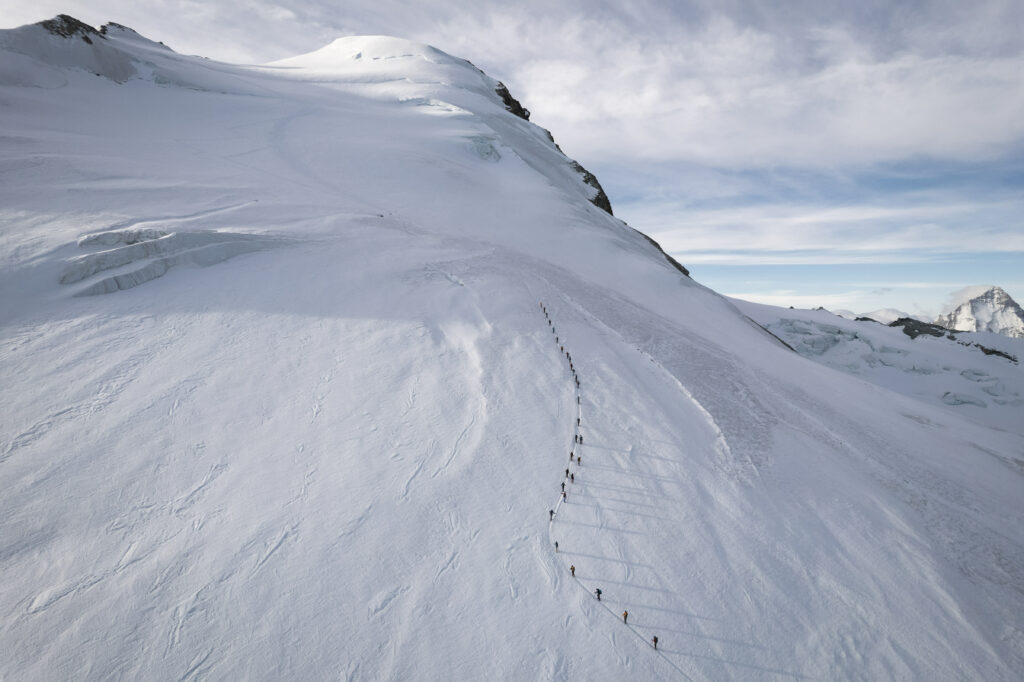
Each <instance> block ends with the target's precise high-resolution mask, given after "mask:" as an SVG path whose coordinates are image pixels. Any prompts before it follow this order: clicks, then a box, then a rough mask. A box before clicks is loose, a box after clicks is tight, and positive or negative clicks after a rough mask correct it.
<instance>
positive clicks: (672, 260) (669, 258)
mask: <svg viewBox="0 0 1024 682" xmlns="http://www.w3.org/2000/svg"><path fill="white" fill-rule="evenodd" d="M608 212H609V213H611V210H610V209H609V211H608ZM623 224H625V223H623ZM629 229H631V230H633V231H634V232H636V233H637V234H638V235H640V236H641V237H643V238H644V239H646V240H647V241H649V242H650V243H651V245H652V246H654V248H656V249H657V250H658V252H659V253H661V255H662V256H664V257H665V260H667V261H668V262H669V263H670V264H671V265H672V267H674V268H675V269H676V270H678V271H679V272H681V273H683V274H684V275H686V276H687V277H689V276H690V271H689V270H687V269H686V268H684V267H683V264H682V263H680V262H679V261H677V260H676V259H675V258H673V257H672V256H670V255H668V254H667V253H665V249H663V248H661V244H659V243H658V242H656V241H654V240H653V239H651V238H650V237H649V236H647V235H646V234H644V233H643V232H641V231H640V230H638V229H636V228H635V227H631V228H629ZM758 326H760V325H758ZM772 336H775V335H774V334H772ZM780 340H781V339H780Z"/></svg>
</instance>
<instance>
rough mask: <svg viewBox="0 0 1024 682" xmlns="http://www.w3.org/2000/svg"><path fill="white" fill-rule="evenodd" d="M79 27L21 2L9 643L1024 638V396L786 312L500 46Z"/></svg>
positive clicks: (161, 662) (463, 656)
mask: <svg viewBox="0 0 1024 682" xmlns="http://www.w3.org/2000/svg"><path fill="white" fill-rule="evenodd" d="M57 39H58V38H57V37H55V36H52V35H49V34H43V33H40V29H39V28H38V27H25V28H22V29H16V30H15V31H12V32H3V33H2V34H0V46H2V47H3V50H4V52H3V53H2V54H0V64H5V65H8V64H15V65H16V67H15V68H7V67H6V66H5V67H4V68H3V69H0V103H2V106H0V130H2V131H3V132H2V136H3V137H2V138H0V172H2V177H3V182H2V183H0V263H2V264H3V265H2V268H0V290H2V291H3V292H4V295H3V297H2V298H0V385H2V386H3V390H2V392H0V414H3V415H4V417H3V420H2V424H0V428H2V431H0V485H2V487H3V490H4V495H3V497H2V500H0V505H2V509H0V518H2V519H3V522H2V526H0V528H2V532H0V567H2V569H3V574H4V576H5V580H4V581H3V583H2V585H0V650H2V651H3V652H5V653H4V655H3V656H2V657H0V677H2V678H11V679H54V678H69V677H88V678H106V677H122V678H138V677H147V678H159V679H169V678H176V679H194V678H209V679H227V678H230V679H238V678H263V679H265V678H289V679H321V678H342V677H343V678H346V679H485V678H492V679H592V680H601V679H608V680H619V679H629V678H632V679H677V678H678V679H789V678H799V677H810V678H815V679H844V678H846V679H848V678H864V679H879V678H918V679H923V678H926V679H960V678H974V679H1015V678H1018V677H1019V676H1020V674H1021V672H1022V671H1024V632H1022V628H1024V624H1022V615H1021V614H1024V598H1022V592H1024V543H1022V541H1021V535H1020V527H1021V520H1022V515H1024V496H1022V495H1021V493H1022V475H1024V457H1022V455H1021V452H1022V443H1024V438H1022V436H1024V432H1022V428H1021V427H1020V425H1019V424H1013V423H1009V424H1002V425H1000V428H994V425H993V424H990V423H986V422H985V421H983V420H978V419H976V418H975V415H973V414H970V413H965V412H964V411H955V410H953V409H951V408H950V406H949V405H945V404H934V401H933V400H930V399H921V398H920V397H916V396H913V395H902V394H900V393H897V392H894V391H892V390H889V389H887V388H884V387H881V386H878V385H875V384H872V383H867V382H864V381H861V380H860V379H858V378H856V377H850V376H848V375H846V374H844V373H841V372H837V371H835V370H834V369H831V368H829V367H825V366H822V365H820V364H817V363H815V362H812V361H809V360H807V359H806V358H803V357H801V356H800V355H798V354H797V353H794V352H792V351H791V350H789V349H788V348H786V346H785V345H784V344H782V343H780V342H779V341H778V340H777V339H775V338H773V337H772V335H770V334H769V333H767V332H766V331H765V330H763V329H762V328H761V327H760V326H758V325H757V324H755V323H754V322H753V321H752V320H751V319H750V318H749V317H748V316H747V315H746V314H744V313H742V312H741V311H740V310H738V309H737V308H736V306H735V305H734V304H733V303H731V302H730V301H727V300H725V299H723V298H722V297H720V296H718V295H717V294H715V293H714V292H712V291H709V290H708V289H706V288H704V287H701V286H700V285H698V284H696V283H694V282H693V281H692V280H690V279H689V278H687V277H685V276H684V275H683V274H682V273H681V272H680V271H679V270H677V269H676V268H674V267H673V266H672V265H671V264H670V263H669V262H667V260H666V259H665V257H664V255H663V254H661V253H660V252H659V251H658V250H657V249H656V248H655V247H653V246H652V245H651V244H650V243H649V242H648V241H647V240H646V239H645V238H644V237H643V236H642V235H639V234H638V233H636V232H634V231H632V230H631V229H629V228H628V227H627V226H625V225H624V224H622V223H621V222H619V221H618V220H616V219H614V218H613V217H611V216H610V215H608V214H607V213H605V212H604V211H601V210H600V209H598V208H597V207H595V206H594V205H592V204H591V203H590V202H589V200H590V199H591V198H593V196H594V191H593V188H592V187H590V186H588V185H586V184H584V183H583V182H582V180H581V177H580V175H579V174H578V173H577V172H576V171H575V170H574V169H573V167H572V165H571V162H570V161H569V160H568V159H566V158H565V157H564V156H562V155H561V153H560V152H559V151H558V150H557V148H555V146H554V144H553V142H552V141H551V140H550V139H549V138H548V136H547V134H546V133H545V132H544V131H543V130H542V129H540V128H537V127H536V126H534V125H533V124H531V123H529V122H527V121H525V120H522V119H521V118H517V117H515V116H513V115H512V114H511V113H509V112H507V111H506V110H505V108H504V105H503V103H502V101H501V99H500V97H498V96H497V95H496V94H495V92H494V89H495V86H496V81H493V80H492V79H490V78H489V77H487V76H485V75H483V74H482V73H480V72H479V71H478V70H476V69H475V68H473V67H472V66H471V65H469V64H468V63H466V62H463V61H461V60H458V59H454V58H452V57H450V56H448V55H445V54H443V53H440V52H439V51H437V50H434V49H433V48H429V47H427V46H423V45H416V44H413V43H409V42H407V41H403V40H398V39H393V38H381V37H374V38H348V39H342V40H341V41H338V42H335V43H333V44H332V45H330V46H328V47H327V48H325V49H324V50H322V51H319V52H317V53H314V54H312V55H306V56H304V57H299V58H296V59H294V60H285V61H284V62H279V63H277V64H273V65H268V66H266V67H236V66H231V65H225V64H219V63H216V62H210V61H208V60H202V59H198V58H187V57H182V56H179V55H176V54H174V53H173V52H170V51H168V50H166V49H164V48H162V46H159V45H158V44H156V43H151V42H149V41H146V40H145V39H142V38H141V37H138V36H137V35H136V34H134V33H132V32H130V31H125V30H122V29H117V30H108V31H107V35H106V37H104V38H103V39H102V40H103V41H105V42H104V43H103V47H104V49H106V48H110V49H109V50H108V52H109V54H108V56H111V55H115V56H117V59H118V60H121V61H119V62H118V63H121V64H127V65H128V66H130V67H131V69H132V75H131V76H130V77H127V78H124V79H120V78H113V77H112V76H111V74H106V75H102V74H101V75H100V76H97V75H95V73H94V72H92V71H90V70H89V69H88V67H86V68H77V67H76V66H74V63H73V64H69V63H67V62H66V61H60V60H55V59H54V58H53V57H52V52H53V49H54V48H52V46H50V47H46V46H48V45H49V44H50V43H51V42H52V40H57ZM59 39H60V40H72V41H74V40H79V38H77V37H75V36H72V37H71V38H63V37H61V38H59ZM94 42H95V43H97V44H98V43H99V40H98V39H95V40H94ZM12 45H13V46H14V47H12ZM40 45H42V46H43V47H40ZM44 48H45V49H44ZM76 49H77V46H76ZM90 54H91V53H90ZM111 58H113V57H111ZM75 63H78V62H75ZM123 73H124V72H118V74H120V75H123ZM119 81H121V82H119ZM542 301H543V302H544V304H545V305H546V307H547V310H548V312H549V313H550V316H551V320H552V324H553V329H552V327H551V326H549V324H548V321H547V319H546V318H545V316H544V313H543V312H542V310H541V308H540V305H539V304H540V302H542ZM555 337H557V339H558V341H557V342H556V340H555ZM559 346H564V347H565V348H566V349H567V350H568V351H569V352H570V353H571V354H572V360H573V366H574V367H575V369H576V371H577V372H578V376H579V379H580V385H579V387H578V389H579V390H578V392H577V387H576V384H575V383H574V381H573V378H572V376H573V375H572V373H571V371H570V369H569V364H568V359H567V358H566V357H565V356H564V355H563V352H562V351H561V350H560V348H559ZM986 371H988V370H986ZM577 419H579V420H580V425H579V426H578V427H577ZM577 432H578V433H579V434H581V435H582V436H583V438H584V442H583V444H582V445H578V444H575V443H574V437H575V436H576V434H577ZM570 450H571V451H573V452H574V453H575V454H577V455H579V456H580V457H581V459H582V461H580V462H578V463H575V464H573V465H571V473H572V474H573V476H574V479H575V480H574V481H571V482H570V483H569V484H568V485H567V492H568V494H567V499H566V500H565V501H564V502H561V503H560V502H559V493H560V484H561V483H562V482H563V481H564V480H565V476H564V470H565V468H566V467H567V466H569V464H568V461H569V452H570ZM550 509H557V514H556V516H555V519H554V521H553V522H549V513H548V512H549V510H550ZM555 541H558V542H559V549H560V551H559V552H558V553H556V552H555V551H554V548H553V542H555ZM569 565H574V566H575V567H576V574H575V577H573V576H571V575H570V573H569V570H568V567H569ZM598 587H600V588H601V589H602V590H603V593H604V596H603V600H602V601H601V602H597V601H596V600H595V599H594V597H593V590H595V589H596V588H598ZM623 610H628V611H629V614H630V616H629V623H628V625H627V624H624V623H623V622H622V618H621V613H622V611H623ZM654 635H657V636H658V637H659V640H660V643H659V647H658V650H657V652H655V651H654V650H653V649H652V647H651V646H650V643H649V642H650V639H651V637H652V636H654Z"/></svg>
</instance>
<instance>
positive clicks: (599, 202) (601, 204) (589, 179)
mask: <svg viewBox="0 0 1024 682" xmlns="http://www.w3.org/2000/svg"><path fill="white" fill-rule="evenodd" d="M571 163H572V168H573V170H574V171H576V172H577V173H579V174H580V175H582V176H583V182H585V183H587V184H588V185H590V186H591V187H593V188H594V189H596V190H597V194H595V195H594V198H593V199H591V200H590V203H592V204H594V206H597V207H598V208H600V209H603V210H605V211H607V212H608V215H615V214H614V213H612V202H610V201H608V195H607V194H605V193H604V188H603V187H601V183H600V182H598V181H597V177H596V176H595V175H594V174H593V173H591V172H590V171H588V170H587V169H586V168H584V167H583V166H581V165H580V164H579V163H578V162H576V161H572V162H571Z"/></svg>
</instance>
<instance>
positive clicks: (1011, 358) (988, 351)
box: [971, 343, 1017, 364]
mask: <svg viewBox="0 0 1024 682" xmlns="http://www.w3.org/2000/svg"><path fill="white" fill-rule="evenodd" d="M971 345H972V346H975V347H977V348H978V349H979V350H980V351H981V352H982V353H984V354H985V355H998V356H999V357H1001V358H1006V359H1007V360H1009V361H1010V362H1012V363H1014V364H1016V362H1017V358H1016V356H1013V355H1010V354H1009V353H1004V352H1003V351H1001V350H996V349H995V348H988V347H986V346H983V345H981V344H980V343H972V344H971Z"/></svg>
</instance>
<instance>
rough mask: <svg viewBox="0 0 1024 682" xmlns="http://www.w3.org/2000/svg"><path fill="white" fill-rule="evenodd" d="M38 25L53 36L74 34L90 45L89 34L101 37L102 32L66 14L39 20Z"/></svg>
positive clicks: (71, 36)
mask: <svg viewBox="0 0 1024 682" xmlns="http://www.w3.org/2000/svg"><path fill="white" fill-rule="evenodd" d="M39 25H40V26H42V27H43V28H45V29H46V30H47V31H49V32H50V33H52V34H53V35H55V36H60V37H62V38H73V37H74V36H79V37H81V39H82V40H84V41H85V42H87V43H89V44H90V45H92V39H91V38H90V37H89V36H95V37H97V38H103V34H102V33H100V32H99V31H97V30H96V29H94V28H93V27H92V26H90V25H89V24H86V23H84V22H81V21H79V20H78V19H75V18H74V17H72V16H69V15H67V14H58V15H57V16H56V17H54V18H53V19H47V20H46V21H40V22H39Z"/></svg>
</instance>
